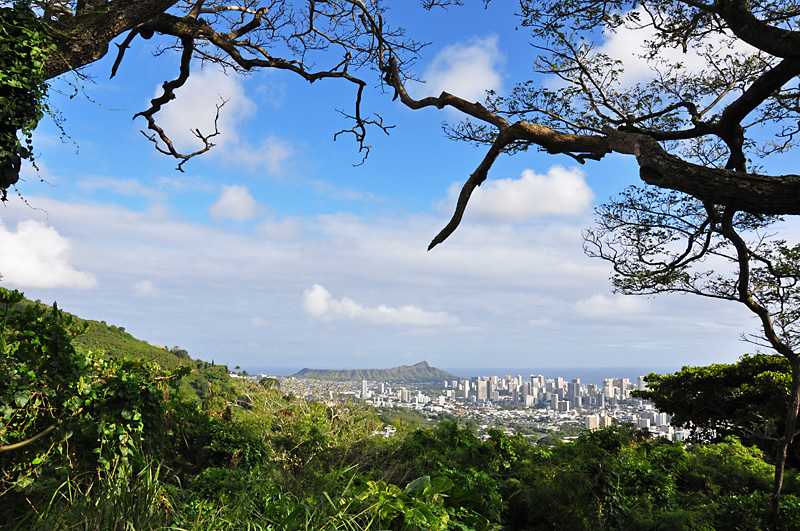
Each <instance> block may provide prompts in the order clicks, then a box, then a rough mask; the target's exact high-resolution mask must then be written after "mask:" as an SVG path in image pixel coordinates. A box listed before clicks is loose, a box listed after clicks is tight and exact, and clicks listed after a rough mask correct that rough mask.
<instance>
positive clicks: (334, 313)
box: [303, 284, 458, 326]
mask: <svg viewBox="0 0 800 531" xmlns="http://www.w3.org/2000/svg"><path fill="white" fill-rule="evenodd" d="M303 309H304V310H305V312H306V313H307V314H308V315H310V316H312V317H316V318H318V319H323V320H326V321H330V320H336V319H345V320H349V321H365V322H368V323H376V324H395V325H414V326H442V325H454V324H456V323H458V319H457V318H455V317H452V316H450V315H448V314H446V313H445V312H428V311H425V310H422V309H420V308H417V307H416V306H401V307H399V308H390V307H388V306H384V305H380V306H377V307H374V308H370V307H367V306H364V305H362V304H359V303H357V302H355V301H354V300H352V299H349V298H347V297H344V298H343V299H341V300H336V299H334V298H333V296H332V295H331V294H330V292H329V291H328V290H327V289H325V287H324V286H321V285H319V284H314V286H313V287H312V288H311V289H307V290H305V291H304V292H303Z"/></svg>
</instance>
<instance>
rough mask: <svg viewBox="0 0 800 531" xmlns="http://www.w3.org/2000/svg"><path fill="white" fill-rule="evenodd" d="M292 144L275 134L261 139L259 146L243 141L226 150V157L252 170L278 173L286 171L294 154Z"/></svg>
mask: <svg viewBox="0 0 800 531" xmlns="http://www.w3.org/2000/svg"><path fill="white" fill-rule="evenodd" d="M294 154H295V150H294V148H293V147H292V145H291V144H290V143H289V142H287V141H285V140H281V139H279V138H277V137H275V136H269V137H267V138H264V139H263V140H261V142H260V143H259V144H258V145H257V146H252V145H250V144H248V143H241V144H240V145H239V146H238V147H236V148H235V149H229V150H227V151H226V158H227V159H228V160H230V161H232V162H235V163H237V164H240V165H242V166H245V167H247V168H248V169H249V170H250V171H251V172H257V173H262V174H263V173H264V172H265V171H266V173H270V174H277V173H281V172H282V171H284V169H285V167H286V163H287V161H288V160H289V159H290V158H291V157H292V156H294Z"/></svg>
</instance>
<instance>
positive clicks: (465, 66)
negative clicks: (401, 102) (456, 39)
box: [414, 35, 504, 101]
mask: <svg viewBox="0 0 800 531" xmlns="http://www.w3.org/2000/svg"><path fill="white" fill-rule="evenodd" d="M503 61H504V57H503V55H502V53H501V52H500V48H499V39H498V37H497V35H491V36H489V37H486V38H484V39H479V38H475V39H472V40H470V41H468V42H466V43H458V44H453V45H450V46H447V47H446V48H444V49H442V50H441V51H440V52H439V53H438V54H436V57H434V58H433V61H431V64H430V66H429V67H428V69H427V70H426V71H425V74H424V76H423V77H424V79H425V82H426V84H425V85H423V86H415V90H414V92H415V93H420V94H424V95H425V96H438V95H439V94H441V93H442V91H447V92H449V93H450V94H454V95H456V96H459V97H461V98H464V99H465V100H468V101H483V100H484V99H485V97H486V91H487V90H495V91H500V89H501V86H502V76H501V75H500V67H501V66H502V64H503Z"/></svg>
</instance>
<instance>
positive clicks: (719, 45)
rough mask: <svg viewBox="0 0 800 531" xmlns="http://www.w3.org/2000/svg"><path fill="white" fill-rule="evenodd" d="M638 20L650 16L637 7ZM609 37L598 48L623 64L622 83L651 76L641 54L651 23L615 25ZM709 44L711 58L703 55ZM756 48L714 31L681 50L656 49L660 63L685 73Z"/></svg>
mask: <svg viewBox="0 0 800 531" xmlns="http://www.w3.org/2000/svg"><path fill="white" fill-rule="evenodd" d="M636 11H638V13H639V17H640V20H641V21H642V22H643V23H644V22H646V21H649V20H650V16H649V15H648V14H647V13H646V12H645V11H644V9H641V8H640V9H638V10H636ZM605 35H607V36H608V39H607V40H606V41H605V42H604V43H603V45H602V46H600V47H599V48H598V49H597V51H598V52H599V53H604V54H606V55H608V56H609V57H611V58H612V59H619V60H621V61H622V62H623V64H624V65H625V71H624V72H623V74H622V75H621V76H620V82H621V83H622V84H623V85H633V84H635V83H637V82H644V81H647V80H649V79H650V78H652V77H653V67H654V66H655V63H654V62H650V61H648V60H647V59H645V58H644V57H642V56H643V55H644V54H645V52H646V47H645V43H646V42H647V41H651V40H653V39H654V37H655V35H656V30H655V29H654V28H653V27H652V26H647V27H644V28H637V29H628V28H624V27H622V28H618V29H617V30H616V31H613V32H612V31H606V33H605ZM707 47H710V49H711V50H713V51H711V52H710V57H711V59H709V58H707V57H705V56H704V54H705V53H706V52H708V51H709V50H708V49H707ZM755 51H756V50H755V48H752V47H751V46H749V45H748V44H746V43H744V42H742V41H741V40H740V39H732V38H729V37H724V36H721V35H719V34H714V35H711V36H709V37H707V38H706V39H704V40H703V41H702V42H701V44H699V46H697V45H695V46H691V45H690V46H689V48H688V49H687V51H686V52H685V53H684V51H683V49H682V48H661V49H660V50H659V52H658V60H659V62H660V63H661V64H669V65H675V64H678V63H681V64H682V65H683V67H684V68H685V69H686V70H687V71H688V73H690V74H691V73H701V72H702V71H703V70H704V69H706V68H708V67H709V65H708V62H709V61H710V60H711V61H714V62H715V64H721V63H722V62H723V61H724V59H725V58H726V57H729V56H731V55H733V54H736V53H748V54H752V53H755Z"/></svg>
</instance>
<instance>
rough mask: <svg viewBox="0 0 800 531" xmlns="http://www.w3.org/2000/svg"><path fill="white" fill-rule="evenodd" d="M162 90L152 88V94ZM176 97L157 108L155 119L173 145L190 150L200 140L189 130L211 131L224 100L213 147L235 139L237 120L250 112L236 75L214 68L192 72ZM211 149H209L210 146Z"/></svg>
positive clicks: (218, 146) (159, 93)
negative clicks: (153, 90) (153, 91)
mask: <svg viewBox="0 0 800 531" xmlns="http://www.w3.org/2000/svg"><path fill="white" fill-rule="evenodd" d="M161 93H162V89H161V87H159V88H157V89H156V96H160V95H161ZM175 94H176V96H177V97H176V98H175V99H174V100H173V101H171V102H169V103H168V104H167V105H164V107H163V108H162V109H161V110H160V111H159V112H158V114H157V115H156V116H157V121H158V122H159V124H160V125H161V127H162V128H163V129H164V130H165V131H166V133H167V134H168V135H169V136H170V138H171V139H172V140H173V142H175V144H176V149H178V151H183V152H191V151H194V150H195V149H197V148H199V147H202V143H201V142H200V141H199V140H198V139H197V137H196V136H195V135H194V134H193V133H192V131H195V130H197V129H200V132H201V133H202V134H204V135H209V134H211V133H213V132H214V117H215V114H216V106H217V105H220V104H222V102H223V101H225V105H224V106H223V107H222V108H221V109H220V112H219V120H218V121H217V126H218V127H219V131H220V135H218V136H216V137H214V138H213V139H212V140H211V141H212V142H213V143H214V144H216V146H217V147H216V148H215V149H217V150H219V149H221V148H222V146H224V145H226V144H230V143H233V142H236V141H237V140H238V131H237V128H238V124H239V122H240V121H241V120H243V119H245V118H247V117H248V116H250V115H252V114H253V112H254V111H255V105H254V104H253V102H252V101H251V100H250V99H249V98H248V97H247V96H246V95H245V91H244V88H243V87H242V84H241V80H240V79H239V77H238V76H228V75H226V74H225V73H224V72H222V71H221V70H219V69H216V68H207V69H203V70H200V71H197V72H192V75H191V76H189V79H188V80H187V81H186V84H185V85H184V86H183V87H181V88H179V89H178V90H176V91H175ZM212 151H213V150H212Z"/></svg>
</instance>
